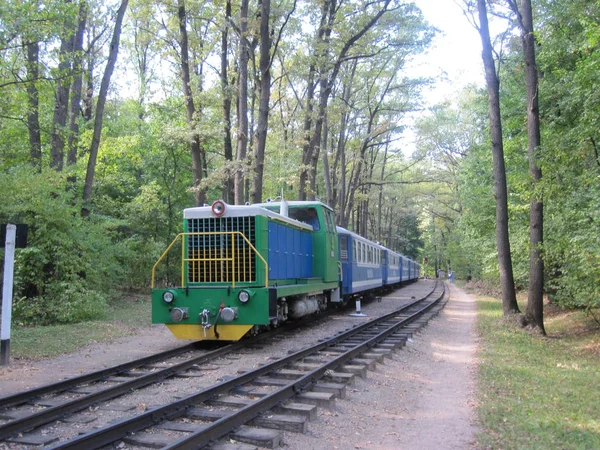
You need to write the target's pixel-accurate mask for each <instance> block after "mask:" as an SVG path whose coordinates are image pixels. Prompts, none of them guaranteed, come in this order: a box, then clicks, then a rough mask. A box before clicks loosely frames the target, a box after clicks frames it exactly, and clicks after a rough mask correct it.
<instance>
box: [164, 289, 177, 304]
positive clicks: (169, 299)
mask: <svg viewBox="0 0 600 450" xmlns="http://www.w3.org/2000/svg"><path fill="white" fill-rule="evenodd" d="M162 297H163V300H164V301H165V303H171V302H172V301H173V300H175V294H173V293H172V292H171V291H165V292H163V295H162Z"/></svg>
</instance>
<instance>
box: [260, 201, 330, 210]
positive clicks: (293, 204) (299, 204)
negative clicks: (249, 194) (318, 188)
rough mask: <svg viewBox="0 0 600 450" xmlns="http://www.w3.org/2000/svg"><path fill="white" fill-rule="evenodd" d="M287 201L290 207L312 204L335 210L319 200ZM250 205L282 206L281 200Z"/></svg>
mask: <svg viewBox="0 0 600 450" xmlns="http://www.w3.org/2000/svg"><path fill="white" fill-rule="evenodd" d="M286 203H287V204H288V207H289V206H291V207H292V208H299V207H303V206H304V207H306V208H309V207H311V206H322V207H323V208H325V209H328V210H330V211H333V208H331V206H328V205H326V204H325V203H323V202H320V201H318V200H313V201H310V200H307V201H302V200H292V201H287V200H286ZM250 206H261V207H265V208H268V207H269V206H279V207H281V201H272V202H266V203H256V204H254V205H250Z"/></svg>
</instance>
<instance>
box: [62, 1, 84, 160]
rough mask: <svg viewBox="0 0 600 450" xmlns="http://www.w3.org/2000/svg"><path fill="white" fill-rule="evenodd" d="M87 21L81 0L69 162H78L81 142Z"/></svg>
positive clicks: (75, 48) (72, 90) (75, 59)
mask: <svg viewBox="0 0 600 450" xmlns="http://www.w3.org/2000/svg"><path fill="white" fill-rule="evenodd" d="M86 21H87V3H86V1H85V0H81V1H80V2H79V14H78V21H77V31H76V33H75V35H74V36H73V84H72V86H71V113H70V117H69V140H68V154H67V164H69V165H71V164H75V163H76V162H77V150H78V143H79V117H80V115H81V114H80V109H81V90H82V88H83V37H84V33H85V25H86Z"/></svg>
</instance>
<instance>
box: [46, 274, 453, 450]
mask: <svg viewBox="0 0 600 450" xmlns="http://www.w3.org/2000/svg"><path fill="white" fill-rule="evenodd" d="M436 287H437V284H436V286H435V287H434V288H433V289H432V290H431V291H430V292H429V293H428V294H426V295H425V296H424V297H422V298H421V299H418V300H416V301H414V302H412V303H411V304H408V305H405V306H403V307H401V308H399V309H397V310H396V311H393V312H391V313H388V314H386V315H384V316H381V317H380V318H378V319H373V320H371V321H369V322H366V323H364V324H362V325H359V326H357V327H355V328H352V329H351V330H348V331H346V332H343V333H341V334H338V335H336V336H334V337H332V338H330V339H327V340H325V341H323V342H321V343H319V344H317V345H315V346H312V347H310V348H307V349H304V350H300V351H298V352H296V353H294V354H292V355H289V356H287V357H285V358H283V359H280V360H277V361H274V362H272V363H270V364H267V365H265V366H262V367H259V368H258V369H256V370H253V371H250V372H246V373H245V374H242V375H240V376H239V377H236V378H234V379H231V380H227V381H224V382H222V383H220V384H218V385H214V386H210V387H207V388H205V389H203V390H201V391H199V392H197V393H195V394H192V395H189V396H187V397H184V398H182V399H179V400H177V401H175V402H173V403H170V404H168V405H163V406H159V407H156V408H153V409H151V410H148V411H146V412H144V413H142V414H140V415H137V416H134V417H130V418H125V419H122V420H120V421H118V422H115V423H113V424H111V425H108V426H107V427H105V428H102V429H98V430H93V431H90V432H88V433H86V434H83V435H80V436H77V437H75V438H72V439H70V440H68V441H64V442H61V443H57V444H56V445H54V446H52V447H50V450H57V449H77V450H88V449H95V448H99V447H102V446H104V445H108V444H110V443H112V442H114V441H116V440H119V439H122V438H124V437H125V436H127V435H128V434H129V433H132V432H138V431H140V430H143V429H146V428H149V427H152V426H154V425H156V424H159V423H161V422H163V421H166V420H170V419H174V418H177V417H180V416H182V415H184V414H185V412H186V411H187V410H188V409H189V408H191V407H193V406H195V405H196V404H198V403H202V402H205V401H207V400H209V399H211V398H212V397H214V396H216V395H219V394H223V393H226V392H228V391H230V390H232V389H234V388H236V387H238V386H240V385H244V384H247V383H249V382H251V381H252V380H254V379H256V378H258V377H261V376H264V375H267V374H269V373H271V372H274V371H277V370H279V369H282V368H284V367H285V366H287V365H289V364H290V362H291V361H294V360H298V359H302V358H304V357H306V356H309V355H311V354H314V353H315V352H319V351H323V350H325V349H327V348H328V347H333V346H335V345H337V344H339V343H341V342H343V341H344V340H346V339H348V338H349V337H352V336H355V335H357V334H359V333H360V332H362V331H363V330H365V329H367V328H370V327H372V326H374V325H376V324H378V323H380V322H383V321H385V320H388V319H390V318H392V317H395V316H398V314H401V313H402V312H403V311H406V310H407V309H409V308H411V307H413V306H415V305H417V304H419V303H422V302H423V301H424V300H425V299H426V298H427V297H429V296H430V295H431V294H432V293H433V292H434V291H435V289H436ZM442 296H443V293H442ZM440 298H441V297H440ZM438 300H439V299H438ZM432 304H433V303H432ZM430 307H431V306H427V308H430ZM417 314H420V313H415V314H413V315H411V316H409V317H407V318H405V319H403V320H402V322H399V323H398V324H396V328H397V327H399V326H401V325H402V324H404V325H406V324H408V323H410V322H412V321H413V320H414V318H416V315H417ZM383 333H385V332H383ZM391 333H393V331H390V332H389V333H388V334H391ZM381 339H383V338H381ZM381 339H380V340H381ZM368 342H370V343H372V344H371V346H372V345H375V344H376V343H377V342H378V341H376V340H375V338H372V339H369V341H368ZM357 353H359V351H358V350H356V351H355V349H354V348H352V349H350V350H349V351H348V352H346V353H344V354H342V355H341V356H339V357H336V359H335V360H334V361H336V363H335V365H336V366H338V365H340V364H343V362H344V361H346V360H348V359H351V358H353V357H354V355H355V354H357ZM326 367H327V368H319V369H317V370H316V371H313V372H315V373H314V374H313V372H310V373H308V374H307V375H306V376H303V377H302V378H301V379H299V380H296V381H294V382H292V383H291V384H290V385H287V386H286V387H284V388H281V389H280V391H281V392H280V393H279V394H277V393H273V394H272V395H271V394H270V395H268V396H266V397H265V398H263V399H262V400H264V401H265V402H266V403H264V404H267V405H271V402H274V403H273V406H275V405H276V404H278V403H280V402H281V401H282V400H281V398H283V397H282V396H284V395H288V396H289V395H290V394H291V395H292V396H293V395H295V394H298V393H300V392H302V390H304V389H306V388H307V387H308V386H309V385H310V384H311V382H316V379H315V374H320V376H321V377H322V376H323V375H324V374H325V372H326V371H327V370H330V369H329V365H327V366H326ZM277 398H278V399H279V400H277V401H276V399H277ZM262 400H261V401H262ZM263 411H264V409H263ZM257 414H258V413H257V412H256V411H254V410H253V409H252V408H251V405H249V406H248V407H244V408H242V409H240V410H238V411H237V412H236V413H234V414H233V415H232V417H234V419H235V423H236V424H239V425H241V424H243V423H246V422H247V421H248V420H250V419H248V417H250V416H251V415H254V416H256V415H257ZM244 419H245V420H244ZM224 422H225V420H224V419H219V420H217V421H216V422H214V423H213V424H211V425H209V427H207V428H206V429H203V432H208V433H213V432H214V434H211V435H210V436H211V437H210V439H209V441H210V440H214V439H217V437H215V436H217V435H219V434H220V433H222V432H223V430H224V429H225V428H226V426H225V425H223V424H224ZM239 425H235V426H239ZM213 427H214V428H213ZM205 430H208V431H205ZM211 430H214V431H212V432H211ZM230 430H231V427H229V429H228V431H230ZM192 436H195V435H192ZM192 436H188V437H186V438H184V439H187V438H190V439H193V440H194V441H195V440H196V439H197V438H196V437H192ZM198 439H199V440H200V441H202V442H204V440H205V439H206V438H204V437H201V438H198ZM181 445H183V446H182V447H180V448H190V447H186V445H187V444H186V443H183V442H182V443H181ZM190 445H193V446H195V447H194V448H197V447H198V445H205V444H197V443H195V444H190ZM173 448H179V447H173Z"/></svg>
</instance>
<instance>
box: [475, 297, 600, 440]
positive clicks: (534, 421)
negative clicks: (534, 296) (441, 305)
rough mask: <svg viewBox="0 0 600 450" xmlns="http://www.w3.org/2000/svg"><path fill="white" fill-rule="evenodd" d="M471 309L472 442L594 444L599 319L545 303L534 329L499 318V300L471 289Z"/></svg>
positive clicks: (599, 415) (599, 420)
mask: <svg viewBox="0 0 600 450" xmlns="http://www.w3.org/2000/svg"><path fill="white" fill-rule="evenodd" d="M520 300H521V301H520V302H519V303H520V306H522V305H523V304H524V302H525V300H526V299H525V298H521V299H520ZM597 314H598V312H597V311H596V315H597ZM478 317H479V324H478V329H479V333H480V336H481V345H480V352H479V359H480V365H479V377H478V387H479V389H478V390H479V392H478V403H479V404H478V410H479V419H480V421H481V423H480V426H481V428H482V432H481V434H480V435H479V436H478V442H479V447H480V448H486V449H487V448H490V449H491V448H502V449H504V450H509V449H528V450H534V449H544V450H546V449H555V448H560V449H573V450H575V449H582V450H583V449H592V448H600V393H599V392H598V380H599V379H600V333H598V331H599V328H600V325H599V324H598V323H597V322H596V321H595V320H594V319H593V317H592V316H590V315H589V314H586V312H585V311H584V310H582V309H580V310H570V311H569V310H565V309H562V308H559V307H557V306H554V305H546V322H545V324H546V332H547V334H548V335H547V337H540V336H539V335H531V334H528V333H527V332H526V331H525V330H524V329H523V328H521V327H520V326H519V325H518V324H517V323H511V321H510V320H507V319H504V318H503V314H502V304H501V302H500V301H499V300H498V299H496V298H493V297H487V296H479V297H478Z"/></svg>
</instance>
